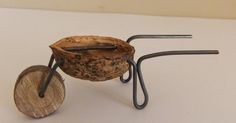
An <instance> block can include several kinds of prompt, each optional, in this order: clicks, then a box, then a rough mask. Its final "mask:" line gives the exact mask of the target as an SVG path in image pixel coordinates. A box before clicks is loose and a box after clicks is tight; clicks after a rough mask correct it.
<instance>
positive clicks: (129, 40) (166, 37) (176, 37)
mask: <svg viewBox="0 0 236 123" xmlns="http://www.w3.org/2000/svg"><path fill="white" fill-rule="evenodd" d="M178 38H192V35H190V34H184V35H134V36H131V37H129V38H128V39H127V40H126V42H127V43H130V42H131V41H132V40H134V39H178Z"/></svg>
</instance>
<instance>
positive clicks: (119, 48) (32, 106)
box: [14, 35, 219, 118]
mask: <svg viewBox="0 0 236 123" xmlns="http://www.w3.org/2000/svg"><path fill="white" fill-rule="evenodd" d="M191 37H192V36H191V35H134V36H132V37H130V38H128V40H127V41H126V42H125V41H122V40H120V39H117V38H112V37H102V36H74V37H67V38H64V39H61V40H59V41H58V42H56V43H54V44H53V45H51V46H50V48H51V49H52V51H53V54H52V56H51V59H50V61H49V64H48V66H43V65H36V66H31V67H29V68H27V69H26V70H24V71H23V72H22V73H21V74H20V75H19V77H18V79H17V81H16V84H15V89H14V101H15V104H16V106H17V108H18V109H19V111H20V112H22V113H24V114H26V115H28V116H31V117H33V118H42V117H45V116H48V115H50V114H52V113H53V112H55V111H56V110H57V109H58V108H59V107H60V105H61V104H62V102H63V100H64V98H65V86H64V83H63V79H62V77H61V76H60V74H59V73H58V72H57V71H56V69H57V68H58V67H60V68H61V70H62V71H63V72H65V73H66V74H68V75H70V76H72V77H75V78H80V79H84V80H90V81H94V82H95V81H96V82H97V81H105V80H110V79H113V78H117V77H120V80H121V82H123V83H127V82H129V81H130V80H131V78H132V80H133V104H134V107H135V108H137V109H143V108H144V107H145V106H146V105H147V104H148V93H147V90H146V88H145V84H144V80H143V76H142V72H141V63H142V62H143V61H144V60H146V59H150V58H154V57H159V56H167V55H199V54H218V53H219V52H218V51H217V50H183V51H165V52H157V53H152V54H148V55H144V56H142V57H140V58H139V59H138V60H137V62H135V61H134V52H135V49H134V47H133V46H131V45H130V44H129V43H130V42H131V41H132V40H134V39H149V38H161V39H164V38H191ZM54 60H55V61H56V62H55V64H54V65H53V62H54ZM127 71H129V76H128V78H127V79H124V78H123V74H125V73H126V72H127ZM137 77H138V80H139V83H140V86H141V89H142V92H143V94H144V101H143V102H142V103H141V104H139V103H138V101H137Z"/></svg>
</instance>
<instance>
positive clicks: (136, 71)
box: [120, 35, 219, 109]
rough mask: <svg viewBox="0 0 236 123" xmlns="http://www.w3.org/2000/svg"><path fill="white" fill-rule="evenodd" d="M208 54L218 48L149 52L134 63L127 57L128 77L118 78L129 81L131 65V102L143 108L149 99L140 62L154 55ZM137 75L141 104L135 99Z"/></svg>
mask: <svg viewBox="0 0 236 123" xmlns="http://www.w3.org/2000/svg"><path fill="white" fill-rule="evenodd" d="M149 36H150V37H149ZM158 36H160V35H136V36H132V37H130V38H129V39H128V40H127V42H128V43H129V42H130V41H131V40H134V39H138V38H154V37H158ZM168 36H171V37H172V36H174V37H176V36H177V35H168ZM179 36H180V37H182V38H184V37H186V36H187V37H188V38H189V36H190V35H179ZM161 37H163V35H161ZM164 37H166V36H164ZM177 37H178V36H177ZM180 37H178V38H180ZM209 54H219V51H218V50H181V51H164V52H157V53H151V54H147V55H144V56H141V57H140V58H139V59H138V60H137V64H136V63H135V61H134V60H132V59H128V60H127V62H128V63H129V75H128V78H127V79H123V76H121V77H120V80H121V82H123V83H127V82H129V81H130V80H131V78H132V67H133V104H134V106H135V108H137V109H143V108H145V107H146V105H147V104H148V100H149V97H148V92H147V89H146V87H145V83H144V79H143V75H142V70H141V63H142V62H143V61H144V60H146V59H150V58H154V57H160V56H168V55H209ZM137 76H138V79H139V82H140V86H141V89H142V92H143V95H144V101H143V103H141V104H138V101H137Z"/></svg>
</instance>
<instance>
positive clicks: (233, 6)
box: [0, 0, 236, 19]
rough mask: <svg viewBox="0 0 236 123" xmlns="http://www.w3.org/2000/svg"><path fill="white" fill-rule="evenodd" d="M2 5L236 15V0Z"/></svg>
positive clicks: (49, 0) (61, 0) (8, 1)
mask: <svg viewBox="0 0 236 123" xmlns="http://www.w3.org/2000/svg"><path fill="white" fill-rule="evenodd" d="M0 6H1V7H17V8H40V9H52V10H67V11H68V10H69V11H89V12H116V13H134V14H148V15H164V16H188V17H207V18H209V17H210V18H212V17H213V18H233V19H236V13H235V12H236V1H235V0H44V1H42V0H0Z"/></svg>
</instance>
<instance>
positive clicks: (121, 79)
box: [120, 65, 132, 83]
mask: <svg viewBox="0 0 236 123" xmlns="http://www.w3.org/2000/svg"><path fill="white" fill-rule="evenodd" d="M131 78H132V68H131V66H130V65H129V73H128V78H127V79H124V75H122V76H120V81H121V82H122V83H128V82H129V81H130V80H131Z"/></svg>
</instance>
